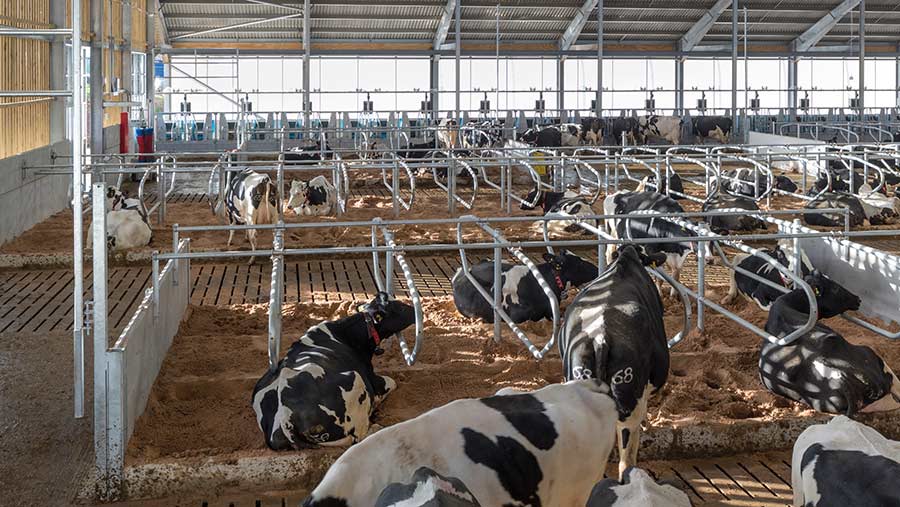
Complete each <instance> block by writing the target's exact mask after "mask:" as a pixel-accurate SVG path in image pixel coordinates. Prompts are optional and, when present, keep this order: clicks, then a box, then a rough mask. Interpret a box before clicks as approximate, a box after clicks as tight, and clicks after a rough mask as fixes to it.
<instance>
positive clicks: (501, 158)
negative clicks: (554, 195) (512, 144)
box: [479, 149, 552, 208]
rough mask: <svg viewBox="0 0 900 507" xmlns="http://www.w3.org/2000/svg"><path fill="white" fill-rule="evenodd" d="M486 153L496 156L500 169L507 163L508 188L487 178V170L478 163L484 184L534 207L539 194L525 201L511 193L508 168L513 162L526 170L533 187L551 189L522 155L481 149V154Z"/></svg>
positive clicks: (538, 199) (510, 174)
mask: <svg viewBox="0 0 900 507" xmlns="http://www.w3.org/2000/svg"><path fill="white" fill-rule="evenodd" d="M487 154H493V155H494V157H496V160H497V164H498V165H500V166H501V171H502V170H503V169H502V168H503V167H504V165H508V167H507V178H506V180H507V185H508V190H507V189H504V188H503V187H502V185H498V184H496V183H494V182H493V181H491V180H490V179H489V178H488V176H487V171H485V166H484V165H479V169H481V179H482V180H484V182H485V184H486V185H488V186H490V187H493V188H495V189H497V190H499V191H500V193H501V194H503V193H506V196H507V197H508V198H509V199H512V200H514V201H517V202H518V203H520V204H526V205H528V206H530V207H531V208H534V207H536V206H537V203H538V201H540V200H541V196H540V194H535V196H534V200H532V201H531V202H529V201H526V200H525V199H522V198H521V197H519V196H517V195H515V194H513V192H512V172H511V171H510V170H509V169H511V165H512V164H513V163H515V164H517V165H519V166H521V167H523V168H524V169H525V171H527V172H528V175H529V176H531V180H532V181H533V182H534V187H533V188H537V189H540V188H546V189H548V190H552V187H551V186H550V185H547V184H546V183H544V182H542V181H541V176H540V175H539V174H538V173H537V171H535V169H534V167H531V164H529V163H528V162H527V161H526V160H525V159H524V157H517V156H515V152H511V153H504V152H502V151H499V150H494V149H490V150H482V156H485V155H487Z"/></svg>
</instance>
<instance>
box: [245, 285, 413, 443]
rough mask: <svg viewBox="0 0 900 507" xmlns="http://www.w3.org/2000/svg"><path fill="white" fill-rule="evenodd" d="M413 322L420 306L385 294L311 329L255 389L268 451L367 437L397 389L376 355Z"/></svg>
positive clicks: (255, 404) (254, 399) (255, 405)
mask: <svg viewBox="0 0 900 507" xmlns="http://www.w3.org/2000/svg"><path fill="white" fill-rule="evenodd" d="M413 322H415V311H414V310H413V307H412V306H410V305H407V304H405V303H402V302H400V301H397V300H394V299H391V298H390V297H389V296H388V295H387V294H386V293H384V292H381V293H379V294H378V295H377V296H376V297H375V299H373V300H372V301H371V302H369V303H368V304H366V305H363V306H361V307H360V308H359V312H358V313H356V314H354V315H351V316H349V317H344V318H342V319H339V320H335V321H331V322H322V323H320V324H318V325H316V326H313V327H311V328H309V330H308V331H306V334H304V335H303V336H302V337H300V339H299V340H297V341H295V342H294V343H293V345H291V348H290V350H288V352H287V355H286V356H285V357H284V358H283V359H282V360H281V361H280V362H279V363H278V367H277V368H276V369H275V370H274V371H267V372H266V374H265V375H263V376H262V378H260V379H259V381H258V382H257V383H256V386H255V387H254V388H253V396H252V398H251V403H252V406H253V411H254V412H256V422H257V424H258V425H259V428H260V430H262V433H263V437H264V438H265V440H266V445H268V446H269V448H270V449H273V450H276V451H280V450H287V449H301V448H308V447H314V446H317V445H324V446H348V445H350V444H354V443H356V442H358V441H360V440H362V439H363V438H365V437H366V435H368V434H369V430H370V428H371V423H370V420H369V418H370V417H371V415H372V412H373V411H374V410H375V408H376V407H377V406H378V405H379V404H380V403H381V402H382V401H383V400H384V399H385V397H387V395H388V394H389V393H390V392H391V391H392V390H393V389H394V388H395V387H396V385H397V384H396V382H394V380H393V379H391V378H390V377H386V376H384V375H378V374H376V373H375V370H374V369H373V367H372V356H373V355H377V354H380V353H381V352H383V351H382V349H381V344H382V342H383V341H384V340H386V339H388V338H389V337H390V336H391V335H393V334H395V333H398V332H400V331H402V330H404V329H406V328H407V327H409V326H410V325H411V324H412V323H413Z"/></svg>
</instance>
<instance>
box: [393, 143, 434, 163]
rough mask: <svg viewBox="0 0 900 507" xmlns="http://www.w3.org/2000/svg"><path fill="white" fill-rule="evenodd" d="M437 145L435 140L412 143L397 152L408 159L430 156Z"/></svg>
mask: <svg viewBox="0 0 900 507" xmlns="http://www.w3.org/2000/svg"><path fill="white" fill-rule="evenodd" d="M436 149H437V147H436V146H435V144H434V141H428V142H424V143H416V144H410V145H408V146H407V147H406V148H405V149H403V150H400V151H398V152H397V155H399V156H400V157H402V158H406V159H421V158H429V157H431V156H432V155H433V153H434V150H436Z"/></svg>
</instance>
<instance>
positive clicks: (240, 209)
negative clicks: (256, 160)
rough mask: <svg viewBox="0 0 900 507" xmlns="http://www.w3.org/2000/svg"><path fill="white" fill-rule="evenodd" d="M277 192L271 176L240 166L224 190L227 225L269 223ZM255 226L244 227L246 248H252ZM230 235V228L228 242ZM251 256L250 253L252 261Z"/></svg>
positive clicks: (273, 218) (275, 213)
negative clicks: (252, 227)
mask: <svg viewBox="0 0 900 507" xmlns="http://www.w3.org/2000/svg"><path fill="white" fill-rule="evenodd" d="M277 199H278V193H277V192H276V190H275V184H273V183H272V180H271V178H269V176H267V175H265V174H260V173H258V172H255V171H252V170H250V169H244V170H243V171H241V172H240V173H237V174H235V175H233V176H232V178H231V181H230V182H229V183H228V190H227V191H226V192H225V206H224V209H225V216H226V218H227V219H228V223H229V224H230V225H235V224H239V225H263V224H273V223H275V221H276V220H277V219H278V211H277V208H276V206H277V205H278V203H276V201H277ZM256 234H257V231H256V229H247V240H248V241H249V242H250V248H251V249H252V250H256ZM233 239H234V230H231V231H229V232H228V244H227V246H228V247H230V246H231V241H232V240H233ZM254 259H255V257H250V264H253V261H254Z"/></svg>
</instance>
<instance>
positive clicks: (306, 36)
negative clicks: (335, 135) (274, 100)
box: [303, 0, 312, 128]
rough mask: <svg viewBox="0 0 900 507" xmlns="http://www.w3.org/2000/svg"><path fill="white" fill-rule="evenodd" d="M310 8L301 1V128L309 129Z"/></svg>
mask: <svg viewBox="0 0 900 507" xmlns="http://www.w3.org/2000/svg"><path fill="white" fill-rule="evenodd" d="M310 12H311V11H310V8H309V0H304V1H303V127H304V128H309V118H310V114H311V113H312V111H311V109H312V104H311V103H310V95H309V86H310V85H309V83H310V79H309V78H310V76H309V74H310V72H309V64H310V56H311V55H312V37H311V36H310V24H309V20H310V19H311V18H310Z"/></svg>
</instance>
